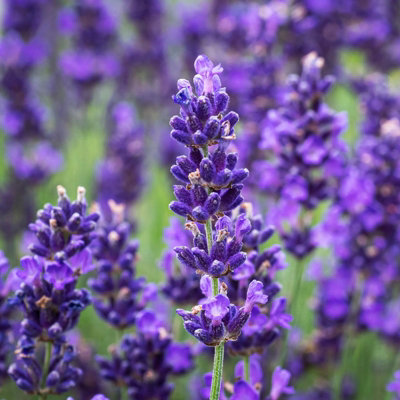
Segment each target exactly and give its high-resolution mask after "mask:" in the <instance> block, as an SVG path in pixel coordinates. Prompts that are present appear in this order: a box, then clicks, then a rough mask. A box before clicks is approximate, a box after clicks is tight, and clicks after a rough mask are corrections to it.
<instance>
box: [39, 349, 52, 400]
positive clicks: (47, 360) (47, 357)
mask: <svg viewBox="0 0 400 400" xmlns="http://www.w3.org/2000/svg"><path fill="white" fill-rule="evenodd" d="M52 349H53V344H52V343H51V342H47V343H46V345H45V353H44V364H43V375H42V383H41V387H42V389H45V388H46V380H47V376H48V374H49V367H50V361H51V352H52ZM46 398H47V393H44V392H41V393H39V399H40V400H46Z"/></svg>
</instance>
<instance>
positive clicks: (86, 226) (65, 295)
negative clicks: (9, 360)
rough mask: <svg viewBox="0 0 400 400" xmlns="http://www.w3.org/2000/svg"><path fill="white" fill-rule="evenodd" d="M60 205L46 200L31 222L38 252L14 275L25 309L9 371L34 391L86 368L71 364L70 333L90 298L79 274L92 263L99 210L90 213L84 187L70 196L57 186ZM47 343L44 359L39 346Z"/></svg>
mask: <svg viewBox="0 0 400 400" xmlns="http://www.w3.org/2000/svg"><path fill="white" fill-rule="evenodd" d="M58 194H59V198H58V205H57V206H53V205H51V204H47V205H46V206H45V207H44V208H43V209H42V210H39V212H38V219H37V220H36V222H35V223H33V224H31V225H30V229H31V230H32V231H33V232H34V234H35V236H36V238H37V243H34V244H32V245H31V246H30V249H31V251H32V253H34V254H35V256H33V257H31V256H26V257H23V258H22V259H21V262H20V264H21V268H20V269H18V270H17V271H16V274H15V278H16V280H17V281H19V282H20V289H19V290H17V291H16V292H15V296H14V297H12V298H10V300H9V304H11V305H12V306H14V307H18V308H19V309H20V310H21V312H22V313H23V316H24V319H23V320H22V322H21V328H20V331H21V332H20V337H19V340H18V343H17V350H16V359H15V362H14V363H13V364H12V365H11V366H10V367H9V369H8V372H9V374H10V376H11V377H12V378H13V379H14V381H15V383H16V384H17V386H18V387H19V388H20V389H22V390H24V391H26V392H28V393H31V394H39V395H44V394H50V393H62V392H65V391H67V390H69V389H71V388H72V387H73V386H75V384H76V382H77V380H78V379H79V377H80V375H81V370H80V369H78V368H76V367H74V366H73V365H71V363H72V361H73V360H74V358H75V351H74V349H73V347H72V346H71V345H69V344H68V343H67V341H66V337H65V333H66V332H67V331H69V330H71V329H72V328H73V327H74V326H76V324H77V322H78V320H79V316H80V314H81V312H82V311H83V310H84V309H85V308H86V307H87V306H88V305H89V304H90V302H91V299H90V295H89V292H88V291H87V290H86V289H77V288H76V284H77V277H78V276H79V275H80V274H82V273H85V272H87V271H89V270H90V269H91V266H92V265H91V255H90V253H89V251H88V250H87V249H86V247H87V246H88V245H89V243H90V240H91V238H90V233H91V232H92V231H93V230H94V229H95V226H96V221H97V219H98V214H96V213H92V214H89V215H88V216H86V200H85V197H84V194H85V191H84V189H83V188H78V198H77V200H76V201H74V202H71V201H70V200H69V198H68V197H67V194H66V191H65V189H64V188H63V187H61V186H59V187H58ZM40 343H44V344H46V356H45V362H44V363H41V362H40V361H38V359H37V357H38V354H37V352H36V350H37V349H38V348H39V344H40Z"/></svg>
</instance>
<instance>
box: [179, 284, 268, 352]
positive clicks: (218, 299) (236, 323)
mask: <svg viewBox="0 0 400 400" xmlns="http://www.w3.org/2000/svg"><path fill="white" fill-rule="evenodd" d="M205 279H207V278H206V277H205ZM205 279H204V280H203V288H202V289H203V290H204V291H205V292H206V293H210V292H211V281H210V279H207V280H205ZM262 288H263V285H262V283H261V282H258V281H255V280H254V281H252V282H251V283H250V285H249V288H248V290H247V297H246V302H245V303H244V305H243V307H240V308H238V307H237V306H235V305H234V304H231V303H230V301H229V298H228V297H227V296H226V295H224V294H218V295H217V296H215V297H210V298H208V299H207V300H206V301H205V302H203V303H202V304H201V305H199V306H196V307H194V308H193V310H192V311H191V312H188V311H185V310H181V309H178V310H177V311H176V312H177V313H178V315H180V316H181V317H182V318H183V321H184V325H185V329H186V330H187V331H188V332H189V333H190V334H191V335H193V336H194V337H195V338H197V339H198V340H200V341H201V342H203V343H204V344H205V345H207V346H218V345H219V344H220V343H221V342H227V341H229V340H237V338H238V337H239V335H240V333H241V330H242V328H243V327H244V325H245V324H246V322H247V321H248V319H249V318H250V314H251V311H252V309H253V307H254V305H255V304H265V303H266V302H267V300H268V297H267V296H266V295H265V294H264V293H263V291H262Z"/></svg>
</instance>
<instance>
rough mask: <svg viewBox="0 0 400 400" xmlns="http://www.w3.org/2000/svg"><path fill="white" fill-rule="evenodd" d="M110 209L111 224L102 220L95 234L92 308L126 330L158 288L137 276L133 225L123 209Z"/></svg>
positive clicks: (118, 327)
mask: <svg viewBox="0 0 400 400" xmlns="http://www.w3.org/2000/svg"><path fill="white" fill-rule="evenodd" d="M111 210H112V212H113V218H112V220H111V222H108V223H107V221H103V220H104V218H103V219H102V221H101V222H102V223H101V224H100V225H99V227H98V229H97V230H96V232H95V239H94V241H93V243H92V246H91V249H92V251H93V255H94V258H95V259H96V261H97V274H96V277H94V278H91V279H89V281H88V285H89V287H90V288H91V289H92V291H93V292H94V293H95V294H96V296H95V298H94V300H93V305H94V308H95V310H96V312H97V313H98V314H99V316H100V317H101V318H103V319H105V320H106V321H107V322H108V323H109V324H111V325H112V326H113V327H115V328H116V329H125V328H127V327H129V326H132V325H133V324H134V323H135V321H136V316H137V314H138V312H139V311H141V310H143V308H144V307H145V306H146V304H147V303H148V301H150V300H151V299H152V298H153V297H154V295H155V294H156V293H155V292H156V288H155V285H154V284H146V282H145V279H144V278H137V277H136V276H135V274H136V270H135V263H136V259H137V251H138V248H139V243H138V242H137V241H136V240H130V234H131V231H132V225H131V224H129V223H128V222H126V221H124V216H123V213H124V207H123V206H119V205H116V204H113V203H111Z"/></svg>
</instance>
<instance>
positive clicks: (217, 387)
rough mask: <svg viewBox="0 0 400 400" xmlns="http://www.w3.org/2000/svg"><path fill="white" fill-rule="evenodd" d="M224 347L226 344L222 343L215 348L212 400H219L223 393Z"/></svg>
mask: <svg viewBox="0 0 400 400" xmlns="http://www.w3.org/2000/svg"><path fill="white" fill-rule="evenodd" d="M224 347H225V343H224V342H221V343H220V344H219V345H218V346H216V347H215V353H214V366H213V377H212V383H211V393H210V400H219V395H220V393H221V379H222V370H223V367H224Z"/></svg>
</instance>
